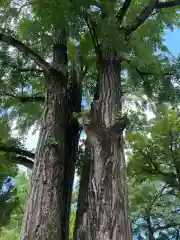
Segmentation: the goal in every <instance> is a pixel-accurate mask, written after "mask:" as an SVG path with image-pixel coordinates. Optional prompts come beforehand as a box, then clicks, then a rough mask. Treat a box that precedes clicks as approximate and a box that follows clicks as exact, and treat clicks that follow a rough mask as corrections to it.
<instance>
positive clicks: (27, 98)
mask: <svg viewBox="0 0 180 240" xmlns="http://www.w3.org/2000/svg"><path fill="white" fill-rule="evenodd" d="M0 94H1V95H4V96H8V97H11V98H14V99H17V100H18V101H20V102H22V103H27V102H40V103H41V102H42V103H43V102H44V101H45V97H44V96H42V95H39V94H36V95H34V96H33V95H32V96H29V95H22V94H21V95H20V94H12V93H8V92H6V91H0Z"/></svg>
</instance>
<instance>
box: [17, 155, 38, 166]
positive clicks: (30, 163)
mask: <svg viewBox="0 0 180 240" xmlns="http://www.w3.org/2000/svg"><path fill="white" fill-rule="evenodd" d="M13 163H15V164H20V165H23V166H24V167H27V168H29V169H32V168H33V165H34V162H33V161H32V160H31V159H28V158H26V157H24V156H17V157H13Z"/></svg>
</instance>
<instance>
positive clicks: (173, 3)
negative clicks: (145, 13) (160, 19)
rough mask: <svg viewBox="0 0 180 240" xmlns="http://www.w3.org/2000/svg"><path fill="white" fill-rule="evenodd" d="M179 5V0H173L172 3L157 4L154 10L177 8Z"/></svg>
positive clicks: (161, 2)
mask: <svg viewBox="0 0 180 240" xmlns="http://www.w3.org/2000/svg"><path fill="white" fill-rule="evenodd" d="M178 5H180V0H174V1H166V2H163V1H160V2H158V3H157V5H156V8H157V9H162V8H169V7H177V6H178Z"/></svg>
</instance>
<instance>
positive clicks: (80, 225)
mask: <svg viewBox="0 0 180 240" xmlns="http://www.w3.org/2000/svg"><path fill="white" fill-rule="evenodd" d="M83 160H84V161H83V166H82V169H81V178H80V184H79V194H78V202H77V211H76V220H75V227H74V234H73V236H74V238H73V239H74V240H78V239H81V240H83V234H84V232H83V230H84V228H85V227H86V223H85V221H86V213H87V210H88V205H87V202H88V185H89V177H90V166H91V149H90V146H89V143H88V141H87V139H86V142H85V156H84V159H83Z"/></svg>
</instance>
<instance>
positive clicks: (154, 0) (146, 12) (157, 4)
mask: <svg viewBox="0 0 180 240" xmlns="http://www.w3.org/2000/svg"><path fill="white" fill-rule="evenodd" d="M127 4H128V3H127ZM179 5H180V0H174V1H165V2H162V1H159V0H151V1H150V2H149V4H148V5H147V6H146V7H145V8H144V9H143V11H142V12H141V13H140V14H139V15H138V16H137V17H136V19H135V20H134V21H133V22H132V23H130V24H129V25H127V26H126V27H125V28H124V30H125V33H126V35H129V34H131V33H132V32H134V31H135V30H136V29H137V28H138V27H140V26H141V25H142V24H143V23H144V22H145V21H146V20H147V19H148V18H149V17H150V16H151V14H152V13H153V11H154V10H155V9H156V10H157V9H163V8H169V7H176V6H179Z"/></svg>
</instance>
